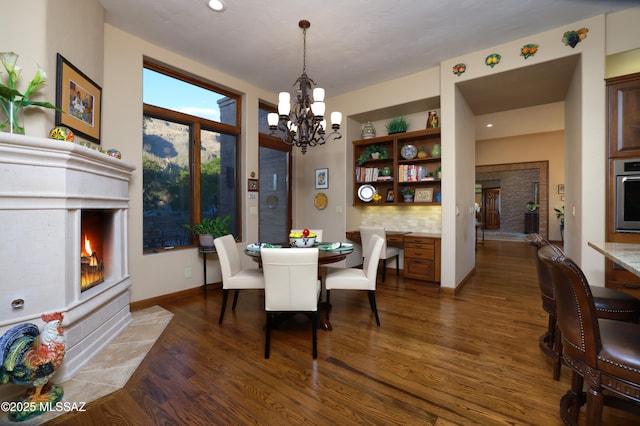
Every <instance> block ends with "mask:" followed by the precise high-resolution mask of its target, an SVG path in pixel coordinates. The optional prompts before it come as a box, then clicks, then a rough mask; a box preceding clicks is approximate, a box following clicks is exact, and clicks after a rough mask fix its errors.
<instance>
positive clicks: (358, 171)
mask: <svg viewBox="0 0 640 426" xmlns="http://www.w3.org/2000/svg"><path fill="white" fill-rule="evenodd" d="M352 144H353V161H354V163H353V164H354V168H353V174H352V175H353V205H354V206H368V205H371V206H390V205H396V206H401V205H404V206H409V205H412V206H418V205H440V203H439V202H435V199H436V194H437V193H440V192H441V185H440V182H441V180H440V178H438V177H436V169H437V168H438V167H441V166H442V163H441V157H439V156H438V157H433V156H432V155H431V151H432V149H433V146H434V145H435V144H440V128H439V127H438V128H434V129H424V130H417V131H414V132H404V133H396V134H393V135H388V136H379V137H376V138H371V139H360V140H355V141H353V142H352ZM375 144H379V145H382V146H384V147H385V148H386V149H387V152H388V153H389V156H388V158H384V159H382V158H380V159H368V160H367V161H366V162H365V163H364V164H362V165H359V164H358V158H359V157H360V155H361V154H362V153H364V152H365V150H366V149H367V147H369V146H371V145H375ZM406 145H413V146H415V147H416V149H417V150H420V148H421V147H424V150H425V151H426V153H427V157H426V158H417V157H416V158H414V159H411V160H405V159H404V158H403V157H402V154H401V153H402V148H403V147H404V146H406ZM384 167H389V168H390V169H391V175H390V178H387V179H388V180H385V178H380V177H379V176H381V171H382V169H383V168H384ZM376 169H377V171H376ZM401 173H402V175H401ZM418 174H419V175H420V177H422V176H424V178H423V179H420V178H418ZM428 174H431V176H427V175H428ZM411 175H414V176H415V178H412V177H409V176H411ZM405 176H407V177H405ZM414 179H415V180H414ZM362 185H371V186H373V187H374V188H375V189H376V191H377V192H378V193H379V194H380V195H381V196H382V199H381V200H380V202H379V203H375V202H373V201H369V202H365V201H362V200H361V199H360V198H359V197H358V190H359V188H360V187H361V186H362ZM405 187H409V188H411V189H412V190H414V191H415V190H416V189H418V188H420V189H422V188H432V189H433V197H432V199H433V200H434V201H431V202H419V201H415V202H410V203H405V202H403V197H402V194H401V192H400V191H401V190H402V189H403V188H405ZM389 191H393V201H387V197H388V193H389Z"/></svg>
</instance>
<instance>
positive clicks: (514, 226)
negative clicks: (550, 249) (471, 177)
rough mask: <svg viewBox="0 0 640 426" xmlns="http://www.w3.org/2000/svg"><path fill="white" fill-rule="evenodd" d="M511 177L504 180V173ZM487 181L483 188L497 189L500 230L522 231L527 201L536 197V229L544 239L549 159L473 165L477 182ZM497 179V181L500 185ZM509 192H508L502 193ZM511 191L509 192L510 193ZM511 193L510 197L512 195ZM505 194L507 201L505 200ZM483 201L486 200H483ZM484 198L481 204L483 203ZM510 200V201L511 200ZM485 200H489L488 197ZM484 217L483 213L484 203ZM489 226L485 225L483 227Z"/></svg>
mask: <svg viewBox="0 0 640 426" xmlns="http://www.w3.org/2000/svg"><path fill="white" fill-rule="evenodd" d="M507 175H509V176H513V179H505V178H504V176H507ZM482 181H485V182H489V183H494V184H492V185H487V186H483V190H482V194H483V196H484V190H485V188H486V189H487V190H490V189H500V195H499V203H498V209H499V212H500V221H499V224H500V229H499V232H506V233H523V232H524V230H525V213H526V212H527V211H528V210H527V208H526V205H527V202H528V201H531V200H535V199H536V198H537V201H538V202H537V205H538V209H537V210H536V212H537V213H539V230H538V232H539V233H540V235H542V236H543V238H548V235H549V162H548V161H531V162H524V163H508V164H493V165H486V166H476V182H482ZM496 182H500V183H499V184H498V183H496ZM504 191H509V193H507V192H504ZM510 194H511V195H510ZM512 195H513V197H512ZM505 197H506V198H507V200H505ZM485 200H486V199H485ZM485 200H483V203H484V202H486V201H485ZM510 200H511V201H513V202H511V201H510ZM487 201H488V200H487ZM482 208H483V210H484V211H483V214H485V216H483V219H484V220H485V223H486V222H487V221H488V220H489V218H488V217H487V216H486V213H485V212H486V209H485V206H482ZM486 229H487V230H488V229H489V228H488V227H487V228H486Z"/></svg>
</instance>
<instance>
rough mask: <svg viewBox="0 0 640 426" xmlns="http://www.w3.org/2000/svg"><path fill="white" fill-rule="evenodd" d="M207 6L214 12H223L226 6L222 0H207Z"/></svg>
mask: <svg viewBox="0 0 640 426" xmlns="http://www.w3.org/2000/svg"><path fill="white" fill-rule="evenodd" d="M209 7H210V8H211V9H213V10H215V11H216V12H223V11H224V10H225V9H226V8H227V6H226V5H225V4H224V2H223V1H222V0H209Z"/></svg>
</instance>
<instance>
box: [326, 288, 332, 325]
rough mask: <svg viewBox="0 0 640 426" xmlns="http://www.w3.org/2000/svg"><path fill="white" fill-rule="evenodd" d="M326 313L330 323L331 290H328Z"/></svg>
mask: <svg viewBox="0 0 640 426" xmlns="http://www.w3.org/2000/svg"><path fill="white" fill-rule="evenodd" d="M325 312H326V315H327V317H326V318H327V321H329V313H330V312H331V290H327V310H326V311H325Z"/></svg>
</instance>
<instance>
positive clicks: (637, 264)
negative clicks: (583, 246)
mask: <svg viewBox="0 0 640 426" xmlns="http://www.w3.org/2000/svg"><path fill="white" fill-rule="evenodd" d="M589 247H591V248H593V249H595V250H596V251H598V252H600V253H602V254H604V255H605V256H606V257H607V258H609V259H611V260H612V261H614V262H615V263H617V264H618V265H620V266H622V267H624V268H625V269H626V270H627V271H629V272H632V273H634V274H636V275H637V276H640V244H630V243H603V242H592V241H589Z"/></svg>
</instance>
